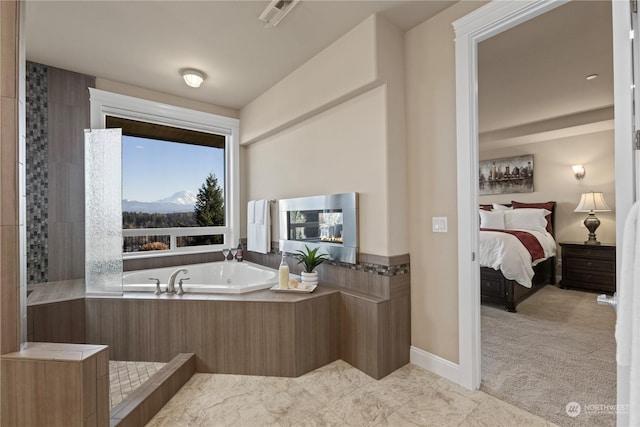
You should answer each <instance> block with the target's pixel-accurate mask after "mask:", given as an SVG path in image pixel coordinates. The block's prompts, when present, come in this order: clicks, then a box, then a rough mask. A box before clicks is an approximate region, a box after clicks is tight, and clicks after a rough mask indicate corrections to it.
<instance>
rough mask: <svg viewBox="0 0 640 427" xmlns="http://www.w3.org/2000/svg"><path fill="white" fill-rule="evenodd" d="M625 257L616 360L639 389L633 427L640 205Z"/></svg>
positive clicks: (638, 417)
mask: <svg viewBox="0 0 640 427" xmlns="http://www.w3.org/2000/svg"><path fill="white" fill-rule="evenodd" d="M621 254H622V261H621V268H620V280H619V282H618V283H619V285H618V289H617V297H618V308H617V312H618V315H617V316H618V317H617V319H616V342H617V349H616V350H617V351H616V358H617V361H618V365H620V367H622V369H624V370H625V371H628V372H629V379H630V384H631V385H635V387H631V388H630V390H629V404H630V405H629V412H628V414H627V415H628V417H629V425H640V390H638V384H640V289H639V288H638V286H640V202H636V203H635V204H634V205H633V206H632V207H631V210H629V214H628V216H627V220H626V221H625V225H624V237H623V240H622V251H621ZM620 367H619V369H620ZM618 403H626V402H618Z"/></svg>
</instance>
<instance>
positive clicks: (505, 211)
mask: <svg viewBox="0 0 640 427" xmlns="http://www.w3.org/2000/svg"><path fill="white" fill-rule="evenodd" d="M555 208H556V203H555V202H545V203H520V202H515V201H513V202H512V203H510V204H506V205H496V204H492V205H481V206H480V209H481V210H480V217H481V218H480V219H481V224H480V226H481V230H480V239H479V256H478V258H479V262H480V292H481V299H482V303H483V304H491V305H499V306H501V307H504V308H505V309H506V310H507V311H509V312H513V313H515V312H516V306H517V305H518V304H519V303H520V302H522V301H524V300H525V299H526V298H528V297H530V296H531V295H533V294H534V293H535V292H537V291H538V290H540V289H541V288H542V287H544V286H545V285H546V284H555V277H556V261H555V260H556V242H555V239H554V234H553V225H554V223H555ZM499 211H502V213H500V212H499ZM516 211H517V212H516ZM487 212H491V213H487ZM514 212H516V213H514ZM501 217H502V221H504V222H500V221H501V220H500V218H501ZM503 228H504V229H503ZM511 230H515V231H511ZM522 232H524V233H522ZM532 236H533V237H532ZM533 240H537V241H538V244H539V245H537V244H535V242H533ZM526 246H529V247H528V248H527V247H526ZM531 246H533V249H532V248H531ZM541 250H542V252H543V253H542V254H541V253H540V251H541ZM514 261H515V263H514Z"/></svg>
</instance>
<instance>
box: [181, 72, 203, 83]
mask: <svg viewBox="0 0 640 427" xmlns="http://www.w3.org/2000/svg"><path fill="white" fill-rule="evenodd" d="M182 78H183V79H184V82H185V83H186V84H187V85H189V86H191V87H200V85H201V84H202V82H203V81H204V78H205V75H204V73H203V72H202V71H198V70H194V69H192V68H189V69H187V70H184V71H182Z"/></svg>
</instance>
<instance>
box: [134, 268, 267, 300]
mask: <svg viewBox="0 0 640 427" xmlns="http://www.w3.org/2000/svg"><path fill="white" fill-rule="evenodd" d="M181 268H185V269H187V270H188V271H189V272H188V273H187V274H184V273H180V274H178V275H177V277H176V281H175V286H176V290H178V283H179V281H180V279H181V278H186V277H188V278H189V280H188V281H185V282H184V283H183V285H182V289H183V290H184V292H185V293H207V294H210V293H213V294H218V293H221V294H242V293H245V292H252V291H257V290H260V289H267V288H271V287H273V286H274V285H276V284H277V283H278V271H277V270H274V269H272V268H268V267H264V266H262V265H258V264H253V263H251V262H246V261H244V262H236V261H226V262H225V261H220V262H209V263H205V264H192V265H183V266H177V267H166V268H156V269H149V270H136V271H130V272H125V273H124V274H123V275H122V290H123V291H124V292H154V291H155V290H156V285H155V281H153V280H149V278H150V277H154V278H158V279H160V288H161V289H162V290H163V291H165V290H166V289H167V283H168V281H169V276H171V273H173V272H174V271H176V270H179V269H181Z"/></svg>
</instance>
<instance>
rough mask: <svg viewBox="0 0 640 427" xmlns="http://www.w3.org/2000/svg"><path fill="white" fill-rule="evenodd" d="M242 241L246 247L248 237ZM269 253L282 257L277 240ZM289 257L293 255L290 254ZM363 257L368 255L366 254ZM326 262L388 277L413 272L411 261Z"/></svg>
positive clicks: (326, 262) (272, 244)
mask: <svg viewBox="0 0 640 427" xmlns="http://www.w3.org/2000/svg"><path fill="white" fill-rule="evenodd" d="M241 242H242V244H243V246H245V247H246V245H247V241H246V239H242V240H241ZM268 255H271V256H277V257H278V258H280V257H282V252H281V251H280V249H279V248H278V243H277V242H272V243H271V252H270V253H269V254H268ZM287 257H293V255H290V254H288V255H287ZM361 257H366V255H365V256H361ZM325 264H328V265H333V266H336V267H339V268H344V269H347V270H356V271H362V272H365V273H370V274H378V275H381V276H386V277H392V276H399V275H402V274H409V273H410V272H411V263H409V262H406V263H400V264H394V265H386V264H378V263H372V262H358V263H357V264H349V263H346V262H339V261H325Z"/></svg>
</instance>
